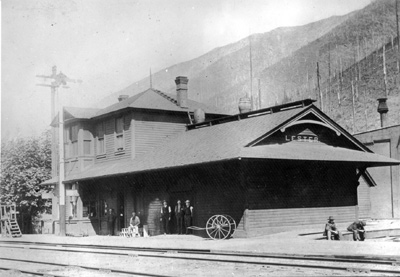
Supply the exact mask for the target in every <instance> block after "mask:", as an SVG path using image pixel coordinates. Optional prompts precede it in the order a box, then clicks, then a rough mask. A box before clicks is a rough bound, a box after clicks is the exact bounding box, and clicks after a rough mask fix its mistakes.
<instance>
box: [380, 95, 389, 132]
mask: <svg viewBox="0 0 400 277" xmlns="http://www.w3.org/2000/svg"><path fill="white" fill-rule="evenodd" d="M386 100H387V98H378V101H379V104H378V113H380V114H381V128H383V127H386V126H387V112H388V111H389V108H388V105H387V103H386Z"/></svg>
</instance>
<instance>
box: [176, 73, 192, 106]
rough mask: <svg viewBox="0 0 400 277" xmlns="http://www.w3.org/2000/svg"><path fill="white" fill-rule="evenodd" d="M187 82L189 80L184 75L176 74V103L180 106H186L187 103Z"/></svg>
mask: <svg viewBox="0 0 400 277" xmlns="http://www.w3.org/2000/svg"><path fill="white" fill-rule="evenodd" d="M188 82H189V79H188V78H187V77H184V76H178V77H176V79H175V84H176V94H177V100H178V105H179V107H181V108H187V107H188V104H187V99H188V93H187V91H188V88H187V84H188Z"/></svg>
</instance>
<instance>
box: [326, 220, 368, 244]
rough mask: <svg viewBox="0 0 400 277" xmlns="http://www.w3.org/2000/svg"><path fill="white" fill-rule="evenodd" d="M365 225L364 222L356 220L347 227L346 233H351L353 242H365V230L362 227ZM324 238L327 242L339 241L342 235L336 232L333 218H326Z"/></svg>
mask: <svg viewBox="0 0 400 277" xmlns="http://www.w3.org/2000/svg"><path fill="white" fill-rule="evenodd" d="M365 225H367V224H366V222H365V221H361V220H357V221H354V222H353V223H352V224H350V225H349V227H347V231H349V232H352V233H353V240H354V241H364V240H365V229H364V226H365ZM324 236H326V239H327V240H340V238H341V236H342V234H341V233H340V231H339V230H338V228H337V227H336V224H335V219H334V218H333V216H330V217H329V218H328V223H326V224H325V230H324Z"/></svg>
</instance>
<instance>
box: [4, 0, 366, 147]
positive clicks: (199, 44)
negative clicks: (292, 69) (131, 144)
mask: <svg viewBox="0 0 400 277" xmlns="http://www.w3.org/2000/svg"><path fill="white" fill-rule="evenodd" d="M370 2H371V0H118V1H110V0H96V1H94V0H2V1H1V4H2V6H1V27H2V28H1V62H2V66H1V81H2V82H1V138H2V139H3V140H7V139H10V138H15V137H18V136H21V137H26V136H31V135H32V136H37V135H39V134H40V133H42V132H43V131H44V130H46V128H49V124H50V121H51V114H50V113H51V112H50V110H51V100H50V99H51V97H50V88H49V87H42V86H37V84H49V80H48V79H43V78H38V77H36V75H50V74H51V68H52V66H54V65H56V66H57V69H58V72H59V71H61V72H63V73H64V74H65V75H67V76H68V77H69V78H71V79H79V80H81V81H82V82H79V83H70V84H68V86H69V88H60V89H59V94H60V100H61V102H62V104H63V105H64V106H76V107H95V106H96V104H97V102H98V101H100V100H101V99H102V98H104V97H105V96H107V95H109V94H111V93H112V92H116V91H119V90H121V89H123V88H125V87H127V86H129V85H130V84H132V83H134V82H136V81H139V80H141V79H142V78H144V77H147V76H148V75H149V69H150V68H151V69H152V72H157V71H159V70H161V69H163V68H166V67H169V66H171V65H174V64H177V63H180V62H183V61H187V60H191V59H194V58H196V57H198V56H200V55H203V54H205V53H207V52H208V51H210V50H212V49H214V48H216V47H220V46H224V45H226V44H229V43H232V42H236V41H238V40H240V39H243V38H245V37H247V36H248V35H249V34H253V33H265V32H268V31H271V30H273V29H275V28H277V27H282V26H299V25H304V24H307V23H310V22H314V21H317V20H320V19H323V18H327V17H330V16H334V15H343V14H347V13H349V12H351V11H354V10H357V9H361V8H363V7H365V6H366V5H368V4H369V3H370Z"/></svg>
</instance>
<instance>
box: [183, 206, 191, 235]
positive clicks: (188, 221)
mask: <svg viewBox="0 0 400 277" xmlns="http://www.w3.org/2000/svg"><path fill="white" fill-rule="evenodd" d="M185 204H186V206H185V207H184V208H183V218H184V223H185V233H186V235H187V234H189V233H192V231H191V230H190V229H189V228H188V227H190V226H192V219H193V207H192V206H190V201H189V200H186V201H185Z"/></svg>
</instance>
